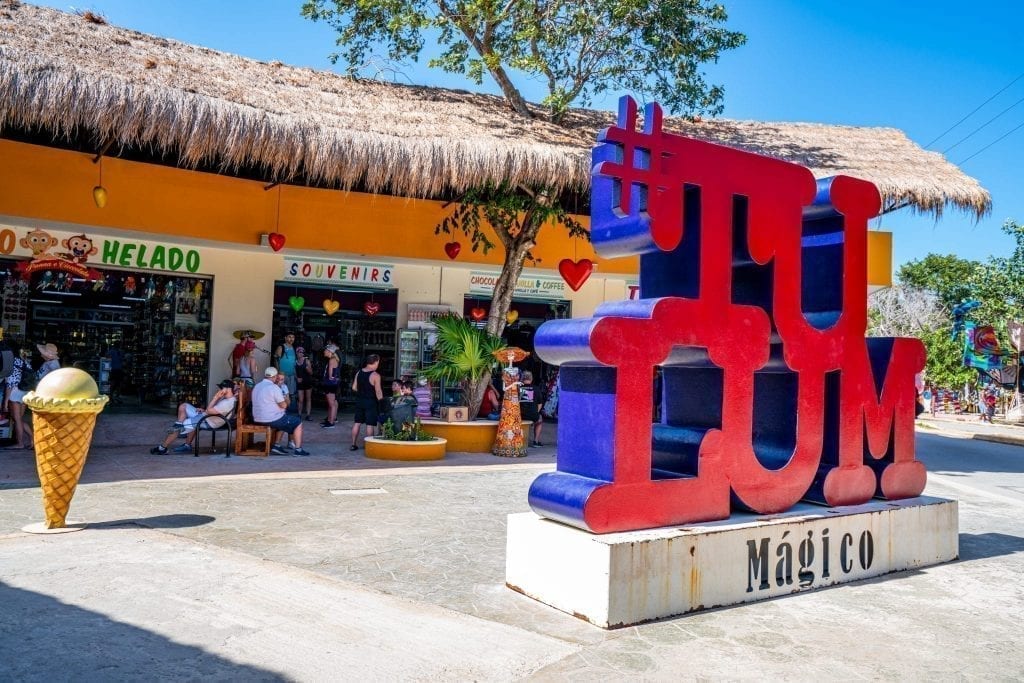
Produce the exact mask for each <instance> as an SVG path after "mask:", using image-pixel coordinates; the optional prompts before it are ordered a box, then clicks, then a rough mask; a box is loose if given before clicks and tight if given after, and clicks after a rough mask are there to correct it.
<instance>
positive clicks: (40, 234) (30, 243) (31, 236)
mask: <svg viewBox="0 0 1024 683" xmlns="http://www.w3.org/2000/svg"><path fill="white" fill-rule="evenodd" d="M65 241H67V240H65ZM18 244H20V245H21V246H23V247H24V248H25V249H28V250H29V251H31V252H32V258H34V259H37V258H43V257H44V256H48V254H47V253H46V252H48V251H49V250H50V249H52V248H54V247H55V246H57V238H56V237H52V236H51V235H50V233H48V232H46V231H45V230H40V229H38V228H36V229H35V230H33V231H32V232H30V233H28V234H27V235H25V236H24V237H22V238H21V239H20V240H18Z"/></svg>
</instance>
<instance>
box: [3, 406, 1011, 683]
mask: <svg viewBox="0 0 1024 683" xmlns="http://www.w3.org/2000/svg"><path fill="white" fill-rule="evenodd" d="M109 418H110V420H109V421H110V424H108V425H107V426H106V427H104V430H106V431H105V432H104V434H105V436H104V438H105V439H106V438H112V437H113V436H115V435H117V434H119V433H120V434H122V435H125V438H131V439H133V440H138V441H139V442H140V445H139V446H127V447H125V446H116V447H115V446H113V445H110V446H104V445H102V441H101V442H100V443H98V445H97V447H96V448H94V449H93V452H92V453H91V454H90V459H89V462H88V464H87V467H86V476H85V481H84V483H83V484H82V485H81V486H80V488H79V491H78V494H77V496H76V498H75V501H74V503H73V505H72V510H71V517H72V518H74V519H81V520H84V521H87V522H89V523H90V525H91V526H90V528H88V529H86V530H85V531H82V532H78V533H73V534H65V535H60V536H49V537H38V536H29V535H26V534H23V533H21V532H20V528H21V527H22V526H23V525H25V524H27V523H30V522H35V521H39V519H41V516H42V506H41V504H40V500H39V490H38V488H37V486H36V484H35V482H34V481H33V479H34V471H33V469H32V467H31V462H30V461H29V459H28V458H27V457H26V455H25V454H24V453H22V452H12V451H8V452H3V453H0V474H2V476H0V591H3V593H4V595H3V596H2V599H3V604H4V605H5V609H2V610H0V679H12V680H40V681H42V680H47V681H49V680H53V679H54V678H56V679H58V680H60V679H83V678H85V679H88V678H102V679H104V680H143V679H145V680H153V679H155V678H160V679H186V678H187V679H195V678H199V677H212V678H214V679H231V680H271V679H279V678H280V679H290V680H303V681H306V680H309V681H316V680H338V679H355V678H356V677H359V678H366V679H369V680H383V679H388V680H420V679H430V680H470V679H474V680H515V679H523V678H531V679H534V680H559V681H561V680H566V679H570V680H572V679H577V680H593V679H597V678H599V679H601V680H638V679H642V680H673V681H675V680H695V679H706V678H714V679H718V678H726V679H758V680H766V679H768V680H771V679H781V680H820V679H821V678H822V677H835V678H843V679H863V678H870V679H885V680H921V679H924V678H929V679H936V680H962V679H964V678H968V679H971V678H984V679H993V678H996V679H1005V680H1016V679H1020V678H1021V677H1024V655H1022V653H1021V647H1020V646H1021V642H1022V639H1024V638H1022V636H1021V633H1020V627H1021V620H1020V615H1021V614H1022V613H1024V587H1022V586H1021V584H1020V581H1019V576H1020V573H1021V571H1022V570H1024V460H1018V457H1019V458H1024V451H1019V452H1018V450H1017V448H1016V447H1013V446H1002V445H998V444H991V443H983V442H978V441H976V440H973V439H968V438H965V437H964V436H963V435H962V434H958V435H954V436H946V435H943V434H941V433H939V431H938V429H930V430H929V429H922V430H921V431H920V435H919V438H918V454H919V457H921V458H922V459H923V460H925V462H926V463H927V461H928V459H929V458H930V457H932V456H933V455H936V454H940V453H944V454H946V455H947V457H946V458H945V461H944V464H943V467H942V468H941V472H939V473H934V472H933V473H931V474H930V475H929V485H928V490H927V493H928V494H929V495H935V496H944V497H952V498H958V499H959V500H960V510H961V522H960V530H961V537H960V538H961V560H960V561H958V562H955V563H951V564H947V565H943V566H939V567H932V568H928V569H925V570H922V571H915V572H907V573H903V574H899V575H890V576H887V577H882V578H879V579H875V580H870V581H865V582H861V583H857V584H849V585H844V586H841V587H836V588H832V589H826V590H822V591H818V592H815V593H810V594H803V595H798V596H793V597H790V598H785V599H779V600H773V601H768V602H762V603H755V604H750V605H745V606H740V607H735V608H729V609H722V610H715V611H711V612H705V613H700V614H694V615H690V616H686V617H682V618H677V619H668V620H665V621H661V622H657V623H652V624H647V625H643V626H638V627H632V628H626V629H621V630H617V631H610V632H609V631H603V630H600V629H597V628H595V627H593V626H591V625H589V624H586V623H584V622H582V621H580V620H578V619H575V618H573V617H572V616H571V615H567V614H563V613H560V612H557V611H555V610H553V609H551V608H549V607H547V606H545V605H541V604H539V603H537V602H535V601H533V600H530V599H529V598H526V597H524V596H522V595H520V594H518V593H515V592H513V591H511V590H509V589H507V588H506V587H505V586H504V544H505V519H506V516H507V515H508V514H509V513H514V512H523V511H526V510H527V509H528V505H527V502H526V493H527V489H528V487H529V484H530V482H531V481H532V480H533V478H534V477H535V476H536V475H537V473H538V472H539V471H543V470H545V469H549V468H551V467H552V462H553V457H552V456H553V449H550V448H545V449H539V450H536V449H533V450H531V455H530V456H529V457H527V458H525V459H522V460H513V461H510V460H505V459H501V458H494V457H492V456H488V455H468V454H454V455H452V456H451V457H450V458H447V459H446V460H444V461H441V462H440V463H435V464H427V463H424V464H419V465H409V464H395V463H372V462H371V461H368V460H366V459H365V458H363V457H362V456H361V454H355V455H354V457H353V454H350V453H349V452H348V451H347V449H345V450H343V449H342V446H343V445H344V443H345V442H344V440H343V439H344V438H346V437H344V436H342V435H343V434H345V431H344V430H343V429H342V428H341V427H340V426H339V429H337V430H322V431H317V432H313V433H312V435H311V436H312V439H314V440H315V443H314V442H313V441H312V440H311V443H310V445H309V448H310V450H313V451H314V453H316V455H314V456H312V457H310V458H292V457H276V458H275V457H272V458H241V457H233V458H230V459H225V458H223V457H222V456H213V457H210V456H204V457H201V458H193V457H191V456H149V455H148V454H147V453H145V450H148V445H147V444H148V442H147V441H146V440H145V439H146V438H147V437H148V436H149V432H148V431H147V430H146V429H144V427H143V422H144V420H138V419H136V418H131V420H132V423H131V424H124V425H120V426H119V425H118V424H117V422H118V419H117V416H116V415H113V414H112V415H111V416H109ZM158 418H159V419H158V420H157V422H155V423H153V424H152V425H150V429H152V428H155V427H156V426H158V424H166V419H165V418H162V417H160V416H158ZM935 427H937V428H949V429H952V428H953V427H954V425H946V424H945V423H942V424H936V425H935ZM961 429H962V428H961ZM1008 429H1009V428H1008ZM962 431H964V432H966V431H969V430H962ZM132 434H134V435H135V436H131V435H132ZM313 435H315V436H313ZM97 436H98V437H99V436H100V435H99V434H98V435H97ZM551 436H553V430H552V434H551ZM549 440H551V439H550V437H549V436H548V435H547V434H545V441H549ZM143 446H146V449H145V450H144V449H143V448H142V447H143ZM965 449H966V450H965ZM961 451H963V453H962V454H961V453H960V452H961ZM1018 453H1019V456H1018ZM988 454H995V456H996V457H997V458H998V460H997V461H996V460H991V459H990V458H989V455H988ZM959 462H963V463H965V466H964V468H963V470H962V471H958V470H957V467H958V465H957V463H959ZM981 468H994V469H992V471H993V472H998V477H995V478H993V481H995V482H996V484H997V485H996V486H988V487H982V486H980V485H979V484H976V483H975V482H974V479H972V477H976V476H978V475H976V474H973V473H974V472H976V471H978V470H979V469H981ZM6 606H13V609H7V608H6ZM61 639H65V640H67V641H69V642H70V643H71V644H72V647H71V648H68V649H64V650H62V651H61V652H59V653H56V654H54V652H53V643H55V642H58V641H60V640H61Z"/></svg>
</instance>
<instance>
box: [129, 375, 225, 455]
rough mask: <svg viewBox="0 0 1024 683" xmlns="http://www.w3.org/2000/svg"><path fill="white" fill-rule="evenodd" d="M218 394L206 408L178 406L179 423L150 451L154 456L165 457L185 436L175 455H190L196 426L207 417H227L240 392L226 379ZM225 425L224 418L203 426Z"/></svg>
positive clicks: (210, 420) (209, 421)
mask: <svg viewBox="0 0 1024 683" xmlns="http://www.w3.org/2000/svg"><path fill="white" fill-rule="evenodd" d="M217 387H218V390H217V393H216V394H214V395H213V398H211V399H210V402H209V404H208V405H207V406H206V408H197V407H195V406H194V405H192V404H191V403H180V404H178V421H177V422H175V423H174V427H173V429H171V430H170V431H169V432H168V433H167V438H166V439H164V442H163V443H162V444H160V445H159V446H154V447H153V448H150V449H149V452H150V453H152V454H153V455H164V454H165V453H167V449H168V448H169V447H170V445H171V444H172V443H174V441H175V439H177V438H178V437H179V436H180V435H182V434H184V435H185V443H183V444H181V445H179V446H177V447H176V448H175V449H174V452H175V453H188V452H190V451H191V450H192V442H193V441H195V438H196V426H197V425H199V423H201V422H203V419H204V418H206V417H211V416H215V415H227V414H228V413H230V412H231V411H232V410H234V408H235V402H236V401H237V399H236V398H235V392H236V391H237V390H238V387H237V386H236V384H235V382H233V381H231V380H230V379H226V380H224V381H223V382H221V383H220V384H218V385H217ZM223 425H224V419H223V418H217V419H209V420H207V421H206V422H204V423H203V426H209V427H210V428H214V429H215V428H217V427H221V426H223Z"/></svg>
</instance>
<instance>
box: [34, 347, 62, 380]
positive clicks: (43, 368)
mask: <svg viewBox="0 0 1024 683" xmlns="http://www.w3.org/2000/svg"><path fill="white" fill-rule="evenodd" d="M36 349H38V350H39V355H40V356H42V357H43V364H42V365H40V366H39V371H38V373H37V375H38V377H39V379H42V378H43V377H45V376H46V375H47V374H48V373H51V372H53V371H54V370H57V369H58V368H60V351H59V350H58V349H57V345H56V344H50V343H47V344H36Z"/></svg>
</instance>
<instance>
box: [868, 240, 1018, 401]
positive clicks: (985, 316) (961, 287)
mask: <svg viewBox="0 0 1024 683" xmlns="http://www.w3.org/2000/svg"><path fill="white" fill-rule="evenodd" d="M1002 230H1003V232H1004V233H1006V234H1007V235H1010V236H1011V237H1013V239H1014V244H1015V247H1014V250H1013V251H1012V252H1011V253H1010V254H1007V255H999V256H992V257H989V258H988V259H987V260H985V261H984V262H979V261H970V260H966V259H962V258H959V257H957V256H953V255H951V254H947V255H944V256H943V255H938V254H928V255H927V256H925V257H924V258H922V259H920V260H917V261H911V262H909V263H906V264H904V265H903V266H901V267H900V269H899V270H898V271H897V274H896V277H897V280H898V281H899V282H900V284H902V285H906V286H910V287H914V288H918V289H923V290H927V291H929V292H933V293H934V294H935V295H936V296H937V297H938V299H939V301H940V302H941V303H942V306H943V308H944V313H945V322H944V323H943V324H942V325H941V326H936V327H934V328H933V329H923V330H922V331H921V333H920V334H919V336H920V337H921V339H922V340H923V341H924V343H925V346H926V347H927V349H928V368H927V375H928V377H929V379H930V380H931V381H933V382H935V383H936V384H938V385H941V386H947V387H958V386H962V385H963V384H964V382H965V381H974V380H975V379H976V378H977V372H976V371H975V370H968V369H966V368H964V367H963V360H962V358H963V339H962V338H961V339H958V340H956V341H953V340H951V339H950V338H949V337H950V329H951V328H952V325H953V321H952V318H951V317H950V315H949V314H950V311H952V309H953V308H954V307H955V306H956V305H957V304H960V303H962V302H964V301H969V300H977V301H979V302H981V306H979V307H978V308H977V309H975V310H974V311H972V312H971V319H973V320H974V321H976V322H977V323H978V324H980V325H992V326H993V327H994V328H995V329H996V334H997V335H998V337H999V343H1000V345H1001V346H1002V347H1003V348H1004V349H1007V350H1010V351H1012V350H1013V347H1012V346H1011V345H1010V339H1009V335H1008V333H1007V322H1009V321H1010V320H1016V321H1018V322H1024V226H1022V225H1021V224H1019V223H1017V222H1016V221H1013V220H1008V221H1006V222H1005V223H1004V224H1003V226H1002ZM878 315H879V312H878V310H877V309H873V310H872V320H873V322H874V323H877V322H878V318H877V316H878Z"/></svg>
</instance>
